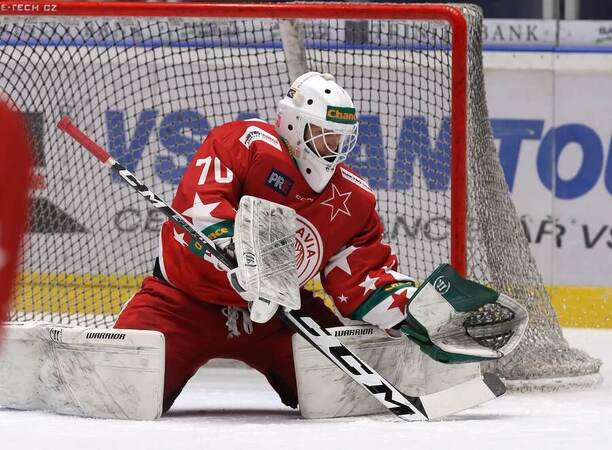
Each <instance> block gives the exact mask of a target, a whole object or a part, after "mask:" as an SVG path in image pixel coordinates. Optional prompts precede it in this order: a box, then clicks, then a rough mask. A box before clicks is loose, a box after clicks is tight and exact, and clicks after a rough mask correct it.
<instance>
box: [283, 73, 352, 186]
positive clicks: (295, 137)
mask: <svg viewBox="0 0 612 450" xmlns="http://www.w3.org/2000/svg"><path fill="white" fill-rule="evenodd" d="M275 126H276V131H277V132H278V134H279V135H280V136H281V138H282V139H283V141H284V142H285V143H286V144H287V146H288V147H289V150H290V152H291V154H292V155H293V157H294V159H295V161H296V164H297V166H298V168H299V170H300V173H301V174H302V176H303V177H304V179H305V180H306V182H307V183H308V185H309V186H310V187H311V188H312V190H314V191H315V192H322V191H323V189H325V186H327V184H328V183H329V180H330V179H331V177H332V176H333V175H334V173H335V170H336V167H337V166H338V164H340V163H341V162H343V161H344V160H345V159H346V157H347V155H348V154H349V153H350V152H351V151H352V150H353V148H354V147H355V144H356V143H357V130H358V123H357V113H356V111H355V106H354V105H353V101H352V100H351V97H350V96H349V94H348V93H347V92H346V91H345V90H344V89H342V87H340V86H339V85H338V84H337V83H336V82H335V81H334V77H333V76H332V75H330V74H328V73H319V72H308V73H305V74H304V75H302V76H300V77H298V78H297V79H296V80H295V81H294V82H293V84H292V85H291V88H290V89H289V91H288V92H287V95H286V96H285V97H284V98H283V99H282V100H281V101H280V102H279V103H278V110H277V115H276V123H275Z"/></svg>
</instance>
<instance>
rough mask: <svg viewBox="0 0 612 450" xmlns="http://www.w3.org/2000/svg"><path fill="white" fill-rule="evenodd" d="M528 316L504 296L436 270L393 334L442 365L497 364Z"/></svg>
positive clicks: (445, 268)
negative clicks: (397, 334) (401, 337)
mask: <svg viewBox="0 0 612 450" xmlns="http://www.w3.org/2000/svg"><path fill="white" fill-rule="evenodd" d="M527 322H528V314H527V310H525V308H523V307H522V306H521V305H520V304H519V303H517V302H516V301H515V300H513V299H511V298H510V297H508V296H507V295H504V294H500V293H499V292H497V291H495V290H493V289H490V288H488V287H486V286H483V285H481V284H479V283H476V282H474V281H470V280H466V279H464V278H462V277H461V276H459V274H457V272H455V270H454V269H453V268H452V267H451V266H450V265H449V264H442V265H440V266H439V267H438V268H437V269H436V270H435V271H434V272H433V273H432V274H431V275H430V276H429V277H427V279H426V280H425V281H424V282H423V284H421V286H419V288H418V289H417V291H416V292H415V293H414V295H412V297H411V298H410V300H409V302H408V307H407V308H406V317H405V319H404V320H403V321H402V322H400V323H399V324H398V325H396V326H394V327H393V328H394V329H397V330H400V331H401V332H402V333H403V334H405V335H406V336H408V337H409V338H410V339H411V340H413V341H414V342H416V343H417V344H418V345H419V346H420V347H421V350H422V351H423V352H425V353H427V354H428V355H429V356H430V357H432V358H433V359H435V360H437V361H441V362H444V363H465V362H477V361H484V360H491V359H498V358H501V357H503V356H505V355H507V354H509V353H510V352H511V351H512V350H514V348H516V346H517V345H518V343H519V341H520V339H521V337H522V336H523V333H524V332H525V329H526V327H527Z"/></svg>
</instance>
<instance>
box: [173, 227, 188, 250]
mask: <svg viewBox="0 0 612 450" xmlns="http://www.w3.org/2000/svg"><path fill="white" fill-rule="evenodd" d="M172 234H174V240H175V241H176V242H178V243H179V244H181V245H182V246H183V247H187V242H185V233H178V232H177V231H176V228H174V227H172Z"/></svg>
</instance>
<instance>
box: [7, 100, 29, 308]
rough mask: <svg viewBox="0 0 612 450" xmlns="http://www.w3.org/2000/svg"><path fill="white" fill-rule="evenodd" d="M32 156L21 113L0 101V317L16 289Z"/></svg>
mask: <svg viewBox="0 0 612 450" xmlns="http://www.w3.org/2000/svg"><path fill="white" fill-rule="evenodd" d="M31 160H32V155H31V150H30V146H29V143H28V138H27V131H26V125H25V121H24V119H23V117H22V116H21V114H19V113H18V112H15V111H11V110H10V109H9V108H8V107H7V105H6V104H5V103H3V102H0V180H1V181H0V183H1V184H0V205H2V208H0V319H4V318H5V314H6V312H7V310H8V305H9V302H10V300H11V298H12V296H13V292H14V288H15V277H16V273H17V268H18V266H19V259H20V252H19V250H20V247H21V241H22V238H23V234H24V232H25V229H26V219H27V211H28V191H29V189H30V183H31V182H30V180H31V176H30V175H31V174H30V171H31V165H32V162H31Z"/></svg>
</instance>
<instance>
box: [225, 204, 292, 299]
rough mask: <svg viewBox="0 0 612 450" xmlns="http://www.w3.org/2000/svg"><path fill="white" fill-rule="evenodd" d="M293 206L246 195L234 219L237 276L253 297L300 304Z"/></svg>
mask: <svg viewBox="0 0 612 450" xmlns="http://www.w3.org/2000/svg"><path fill="white" fill-rule="evenodd" d="M296 229H297V225H296V215H295V211H294V210H293V209H292V208H289V207H286V206H283V205H279V204H277V203H274V202H270V201H267V200H262V199H260V198H256V197H251V196H248V195H247V196H243V197H242V198H241V199H240V204H239V206H238V212H237V214H236V219H235V222H234V243H235V249H236V260H237V261H238V269H239V270H238V277H239V278H240V282H241V285H242V287H243V288H244V289H246V291H247V293H248V294H247V295H248V296H249V297H250V298H253V299H256V298H264V299H266V300H268V301H270V302H273V303H277V304H279V305H282V306H285V307H287V308H289V309H299V308H300V291H299V283H298V277H297V268H296V259H295V232H296Z"/></svg>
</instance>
